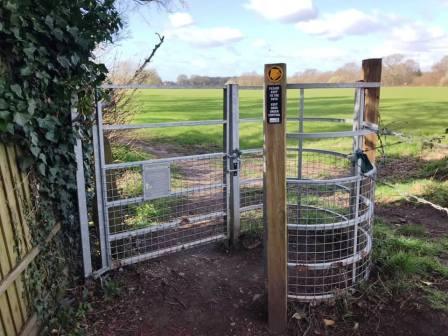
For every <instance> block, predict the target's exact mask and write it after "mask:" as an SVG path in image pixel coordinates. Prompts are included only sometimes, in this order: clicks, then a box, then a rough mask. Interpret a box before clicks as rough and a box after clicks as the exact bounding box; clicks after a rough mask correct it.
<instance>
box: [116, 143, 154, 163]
mask: <svg viewBox="0 0 448 336" xmlns="http://www.w3.org/2000/svg"><path fill="white" fill-rule="evenodd" d="M112 155H113V158H114V160H116V161H120V162H134V161H144V160H149V159H151V158H152V155H151V154H149V153H147V152H143V151H140V150H138V149H137V148H134V147H131V146H126V145H115V144H114V145H112Z"/></svg>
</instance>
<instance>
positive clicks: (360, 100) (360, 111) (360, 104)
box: [352, 89, 364, 283]
mask: <svg viewBox="0 0 448 336" xmlns="http://www.w3.org/2000/svg"><path fill="white" fill-rule="evenodd" d="M355 96H356V99H355V111H356V119H355V122H354V125H353V130H359V129H361V127H362V123H363V116H364V89H356V95H355ZM362 140H363V137H362V135H358V136H356V137H355V138H354V153H355V154H356V153H357V152H358V151H359V150H361V149H362V145H363V141H362ZM355 163H356V165H355V167H354V172H355V175H356V176H357V177H358V179H357V181H356V186H355V197H354V198H355V204H354V219H355V225H354V226H353V230H354V232H353V257H356V253H358V216H359V199H360V193H361V180H360V178H361V159H356V161H355ZM355 281H356V262H354V263H353V274H352V283H355Z"/></svg>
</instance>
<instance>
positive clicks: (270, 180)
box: [78, 59, 381, 331]
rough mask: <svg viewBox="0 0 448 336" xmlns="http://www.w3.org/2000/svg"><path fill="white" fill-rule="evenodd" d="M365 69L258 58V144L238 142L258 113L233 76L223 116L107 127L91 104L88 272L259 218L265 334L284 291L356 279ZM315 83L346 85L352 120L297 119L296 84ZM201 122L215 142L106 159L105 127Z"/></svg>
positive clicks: (221, 235) (278, 320) (331, 291)
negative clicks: (307, 69) (329, 71)
mask: <svg viewBox="0 0 448 336" xmlns="http://www.w3.org/2000/svg"><path fill="white" fill-rule="evenodd" d="M363 70H364V80H365V81H362V82H356V83H348V84H327V83H325V84H287V83H286V66H285V65H284V64H275V65H267V66H266V69H265V77H266V78H265V86H264V90H265V91H264V92H265V93H264V94H265V97H264V100H265V115H264V135H265V144H264V150H263V149H250V150H241V149H240V145H239V128H240V124H242V123H260V122H261V119H240V117H239V89H240V88H239V87H238V85H236V84H228V85H226V86H225V88H224V90H223V100H224V113H223V118H222V119H220V120H202V121H184V122H162V123H152V124H128V125H109V124H103V121H102V116H103V109H104V108H107V105H105V103H103V102H101V101H98V103H97V111H96V112H97V123H96V125H95V126H94V127H93V144H94V155H95V176H96V201H97V206H96V209H97V221H98V232H99V246H100V252H101V268H100V269H98V270H92V266H91V256H90V253H91V252H90V242H89V238H88V236H89V235H88V230H87V229H86V227H87V223H86V219H85V218H84V219H83V217H82V216H81V232H82V238H83V256H84V268H85V273H86V276H90V275H92V274H93V275H99V274H101V273H103V272H104V271H107V270H110V269H114V268H117V267H121V266H123V265H127V264H132V263H135V262H139V261H143V260H147V259H151V258H155V257H159V256H162V255H166V254H169V253H173V252H177V251H181V250H183V249H187V248H190V247H193V246H198V245H202V244H206V243H211V242H216V241H220V240H229V241H230V242H233V243H236V242H237V241H238V238H239V235H240V233H241V232H244V231H247V230H253V229H254V228H259V229H263V227H264V228H265V233H266V235H265V237H266V249H267V253H266V261H267V262H266V266H267V272H266V274H267V280H268V281H267V289H268V301H269V320H270V321H269V324H270V327H271V329H272V330H274V331H275V330H282V329H283V328H284V327H285V321H286V301H287V299H290V300H299V301H313V300H322V299H329V298H331V297H333V296H335V295H337V294H339V293H341V292H343V291H344V290H347V289H348V288H351V287H353V286H354V285H355V284H357V283H358V282H359V281H360V280H362V279H365V278H366V277H367V276H368V272H369V260H370V255H371V250H372V230H371V229H372V218H373V208H374V185H375V183H374V177H375V174H376V169H375V167H374V165H373V163H374V149H375V141H376V134H375V133H376V132H377V130H378V126H377V110H378V100H379V81H380V79H381V78H380V76H381V60H377V59H373V60H365V61H364V62H363ZM103 88H104V89H136V88H138V89H145V88H148V89H150V87H147V86H135V85H126V86H122V85H105V86H103ZM321 88H326V89H327V88H328V89H330V88H331V89H340V88H351V89H354V91H355V103H354V117H353V119H351V120H346V119H340V118H326V117H315V116H306V113H305V111H306V107H305V91H306V90H308V89H321ZM290 90H298V93H299V96H298V97H299V99H298V102H299V104H298V115H297V116H287V108H286V107H287V100H286V95H287V91H290ZM313 122H318V123H337V125H336V126H337V127H338V126H339V125H341V123H342V124H344V123H345V124H349V125H350V129H348V130H335V129H334V128H332V131H331V132H313V133H310V132H305V131H304V129H305V125H307V124H308V123H313ZM204 125H222V144H223V145H222V150H221V151H217V152H215V153H207V154H197V155H188V156H185V155H180V154H176V153H169V155H168V157H164V158H154V159H150V160H144V161H135V162H125V163H117V162H110V160H108V159H107V158H106V157H107V155H106V154H107V146H106V144H105V139H106V138H107V135H108V134H109V133H111V132H115V135H117V134H118V136H119V135H120V134H122V133H121V132H123V131H125V130H136V129H143V128H173V127H185V126H189V127H201V126H204ZM328 139H331V140H330V141H339V140H340V141H341V143H344V141H347V140H348V141H350V143H351V145H350V147H351V148H352V149H351V150H350V153H347V152H337V151H332V150H328V149H325V148H322V146H325V144H327V143H328V141H329V140H328ZM343 139H347V140H343ZM306 144H311V146H306ZM78 149H79V147H78ZM78 167H79V165H78ZM81 186H82V184H81ZM80 189H82V188H80ZM80 192H81V194H82V193H83V192H84V190H80ZM82 196H83V195H81V196H80V199H81V198H82ZM82 203H83V202H81V201H80V208H82V207H83V206H85V204H84V205H83V204H82ZM84 211H85V210H84ZM80 212H81V213H83V210H82V209H81V211H80Z"/></svg>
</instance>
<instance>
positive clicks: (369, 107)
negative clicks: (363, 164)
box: [362, 58, 382, 163]
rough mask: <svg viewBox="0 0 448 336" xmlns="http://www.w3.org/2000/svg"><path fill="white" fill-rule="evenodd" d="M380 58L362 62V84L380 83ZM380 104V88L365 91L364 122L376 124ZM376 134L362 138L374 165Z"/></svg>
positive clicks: (365, 149)
mask: <svg viewBox="0 0 448 336" xmlns="http://www.w3.org/2000/svg"><path fill="white" fill-rule="evenodd" d="M381 68H382V60H381V58H370V59H365V60H363V61H362V72H363V80H364V82H381ZM379 104H380V88H368V89H366V97H365V112H364V121H366V122H370V123H373V124H378V116H379V113H378V111H379ZM376 141H377V136H376V134H369V135H366V136H365V137H364V148H363V149H364V151H365V152H366V155H367V157H368V158H369V160H370V162H372V163H375V158H376Z"/></svg>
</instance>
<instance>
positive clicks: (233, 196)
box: [225, 84, 241, 244]
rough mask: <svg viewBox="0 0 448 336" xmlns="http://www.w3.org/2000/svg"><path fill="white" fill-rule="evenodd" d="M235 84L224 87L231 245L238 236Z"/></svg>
mask: <svg viewBox="0 0 448 336" xmlns="http://www.w3.org/2000/svg"><path fill="white" fill-rule="evenodd" d="M238 91H239V90H238V85H237V84H227V85H226V90H225V92H226V103H225V106H226V110H227V111H226V117H227V119H226V120H227V134H228V135H227V141H228V144H227V152H226V153H227V157H228V160H229V164H228V166H229V168H230V169H229V170H228V173H229V215H228V216H229V224H230V232H229V237H230V241H231V243H232V244H237V243H238V238H239V236H240V228H241V226H240V135H239V118H240V111H239V92H238Z"/></svg>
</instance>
